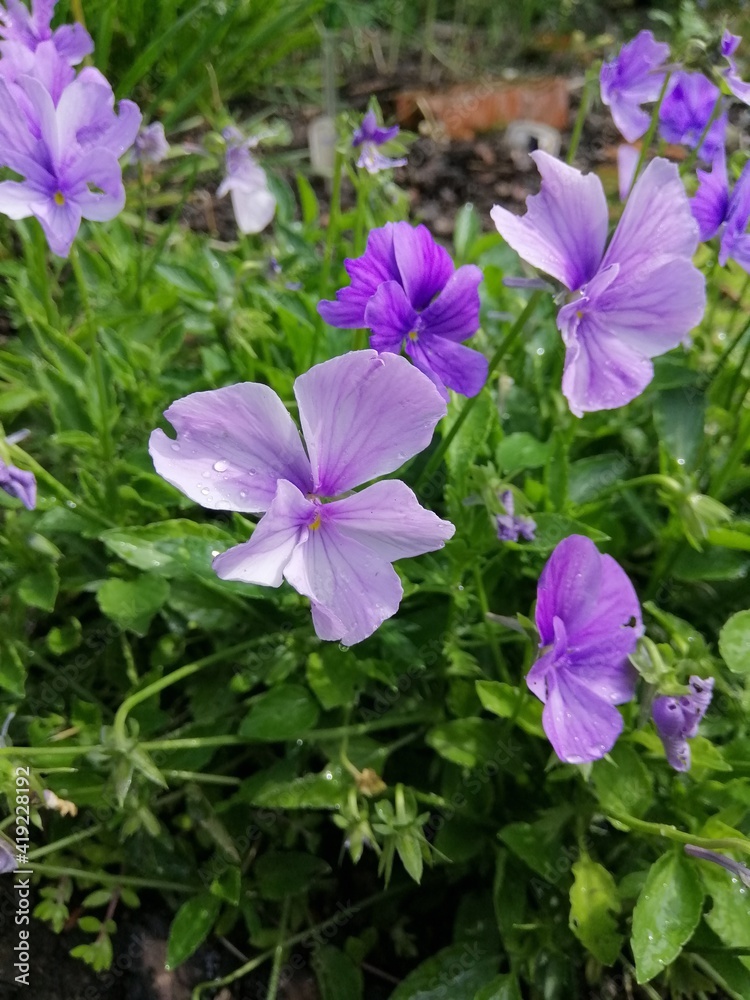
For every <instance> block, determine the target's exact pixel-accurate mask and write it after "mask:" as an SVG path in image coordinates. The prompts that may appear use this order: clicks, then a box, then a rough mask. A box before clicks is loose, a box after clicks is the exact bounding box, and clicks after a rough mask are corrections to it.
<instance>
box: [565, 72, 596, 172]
mask: <svg viewBox="0 0 750 1000" xmlns="http://www.w3.org/2000/svg"><path fill="white" fill-rule="evenodd" d="M598 79H599V74H598V72H597V71H595V70H593V69H589V70H588V72H587V73H586V77H585V79H584V82H583V91H582V92H581V103H580V105H579V107H578V114H577V115H576V120H575V124H574V126H573V134H572V135H571V137H570V146H569V147H568V156H567V160H566V162H567V163H572V162H573V160H575V158H576V153H577V152H578V145H579V143H580V141H581V134H582V132H583V126H584V123H585V121H586V116H587V115H588V113H589V108H590V107H591V96H592V94H593V89H594V88H593V84H594V83H596V82H598Z"/></svg>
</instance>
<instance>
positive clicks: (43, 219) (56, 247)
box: [34, 198, 82, 257]
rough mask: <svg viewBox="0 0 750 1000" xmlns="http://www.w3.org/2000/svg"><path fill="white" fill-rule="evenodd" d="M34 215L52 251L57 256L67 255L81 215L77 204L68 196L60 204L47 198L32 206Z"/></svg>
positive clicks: (79, 223) (79, 224) (78, 226)
mask: <svg viewBox="0 0 750 1000" xmlns="http://www.w3.org/2000/svg"><path fill="white" fill-rule="evenodd" d="M34 215H35V216H36V217H37V219H39V222H40V223H41V226H42V229H43V230H44V235H45V236H46V237H47V243H48V244H49V248H50V250H51V251H52V253H53V254H56V255H57V256H58V257H67V256H68V254H69V253H70V248H71V247H72V246H73V240H74V239H75V238H76V235H77V233H78V230H79V228H80V226H81V218H82V216H81V210H80V208H79V207H78V205H76V204H75V202H73V201H71V200H70V199H69V198H68V199H66V200H65V202H64V203H63V204H62V205H58V204H57V202H56V201H54V200H53V199H52V198H49V199H47V200H46V201H40V202H38V203H37V204H36V205H35V206H34Z"/></svg>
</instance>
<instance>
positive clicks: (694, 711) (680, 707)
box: [651, 676, 714, 771]
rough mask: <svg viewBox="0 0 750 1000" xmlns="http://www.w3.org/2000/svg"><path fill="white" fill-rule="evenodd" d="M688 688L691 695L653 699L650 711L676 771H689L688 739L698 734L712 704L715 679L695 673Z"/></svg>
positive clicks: (669, 759)
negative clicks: (699, 727)
mask: <svg viewBox="0 0 750 1000" xmlns="http://www.w3.org/2000/svg"><path fill="white" fill-rule="evenodd" d="M688 687H689V688H690V694H685V695H679V696H677V697H674V698H673V697H670V696H669V695H662V696H661V697H659V698H656V699H654V704H653V708H652V710H651V711H652V715H653V717H654V722H655V724H656V731H657V732H658V734H659V737H660V739H661V741H662V743H663V744H664V750H665V751H666V754H667V760H668V761H669V763H670V764H671V765H672V767H673V768H674V769H675V771H689V770H690V747H689V746H688V740H689V739H692V738H693V737H694V736H697V735H698V726H699V725H700V722H701V719H702V718H703V716H704V715H705V714H706V711H707V710H708V706H709V705H710V704H711V698H712V697H713V693H714V679H713V677H709V678H707V679H704V678H703V677H696V676H693V677H691V678H690V681H689V683H688Z"/></svg>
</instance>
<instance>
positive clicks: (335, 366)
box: [287, 350, 446, 497]
mask: <svg viewBox="0 0 750 1000" xmlns="http://www.w3.org/2000/svg"><path fill="white" fill-rule="evenodd" d="M294 394H295V396H296V397H297V402H298V404H299V415H300V422H301V424H302V432H303V434H304V437H305V442H306V444H307V450H308V454H309V455H310V463H311V465H312V470H313V479H314V484H313V489H314V492H315V493H317V494H319V495H321V496H331V497H332V496H336V495H338V494H339V493H344V492H346V491H347V490H351V489H353V488H354V487H355V486H361V485H362V484H363V483H366V482H369V481H370V480H371V479H376V478H377V477H378V476H385V475H387V474H388V473H389V472H395V470H396V469H398V468H399V467H400V466H402V465H403V464H404V462H406V461H407V460H408V459H410V458H412V457H413V456H414V455H416V454H418V452H420V451H422V450H423V449H424V448H426V447H427V445H428V444H429V443H430V441H431V440H432V434H433V431H434V429H435V425H436V424H437V422H438V421H439V420H441V419H442V418H443V417H444V416H445V412H446V406H445V402H444V401H443V400H442V399H441V398H440V394H439V393H438V392H437V390H436V389H435V387H434V386H433V385H432V383H431V382H430V380H429V379H428V378H425V376H424V375H422V373H421V372H419V371H417V370H416V369H415V368H413V367H412V366H411V365H410V364H409V362H408V361H407V360H406V358H402V357H400V356H397V355H395V354H378V353H377V352H376V351H372V350H369V351H352V352H351V353H349V354H344V355H341V356H339V357H337V358H332V359H331V360H330V361H324V362H323V363H322V364H320V365H315V367H313V368H311V369H310V371H308V372H306V373H305V374H304V375H300V376H299V378H298V379H297V380H296V382H295V383H294ZM287 478H289V477H287Z"/></svg>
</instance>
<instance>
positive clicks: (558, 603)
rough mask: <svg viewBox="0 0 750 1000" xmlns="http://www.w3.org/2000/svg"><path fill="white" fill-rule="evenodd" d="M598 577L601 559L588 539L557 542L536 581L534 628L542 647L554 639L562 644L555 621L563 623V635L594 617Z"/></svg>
mask: <svg viewBox="0 0 750 1000" xmlns="http://www.w3.org/2000/svg"><path fill="white" fill-rule="evenodd" d="M602 576H603V566H602V556H601V553H600V552H599V550H598V549H597V547H596V545H594V543H593V542H592V541H591V539H590V538H586V537H585V535H569V536H568V537H567V538H564V539H563V540H562V541H561V542H560V543H559V545H558V546H557V547H556V548H555V550H554V552H553V553H552V555H551V556H550V557H549V559H548V560H547V563H546V565H545V567H544V569H543V570H542V575H541V577H540V578H539V588H538V592H537V604H536V627H537V629H538V631H539V635H540V638H541V642H542V645H543V646H549V645H551V644H552V643H554V642H555V640H556V638H557V640H558V645H559V643H560V641H562V640H561V638H560V630H559V629H558V630H557V633H556V629H555V622H554V620H555V618H559V619H560V621H561V622H562V623H563V625H564V627H565V630H566V633H567V635H570V633H572V632H575V631H577V630H578V629H579V628H582V627H583V626H584V625H586V624H588V623H589V622H590V621H591V620H592V619H593V618H594V616H595V615H596V610H597V603H598V597H599V592H600V590H601V586H602ZM565 642H566V643H567V638H566V639H565Z"/></svg>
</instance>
